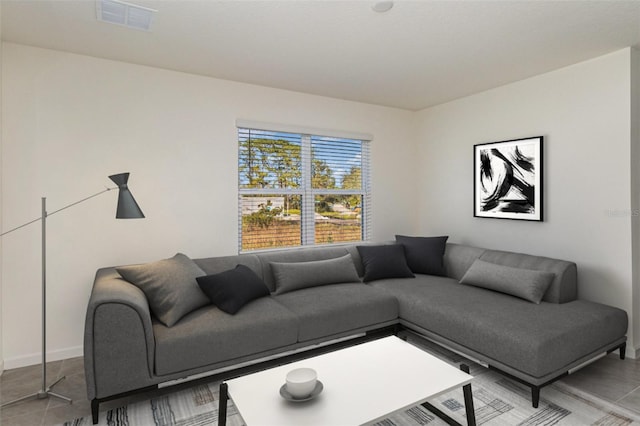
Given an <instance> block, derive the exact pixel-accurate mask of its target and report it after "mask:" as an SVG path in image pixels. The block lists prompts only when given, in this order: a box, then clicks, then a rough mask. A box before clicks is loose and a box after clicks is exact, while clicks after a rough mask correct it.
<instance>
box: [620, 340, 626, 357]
mask: <svg viewBox="0 0 640 426" xmlns="http://www.w3.org/2000/svg"><path fill="white" fill-rule="evenodd" d="M626 353H627V342H624V343H623V344H621V345H620V359H624V357H625V355H626Z"/></svg>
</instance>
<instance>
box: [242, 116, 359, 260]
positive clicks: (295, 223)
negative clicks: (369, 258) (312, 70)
mask: <svg viewBox="0 0 640 426" xmlns="http://www.w3.org/2000/svg"><path fill="white" fill-rule="evenodd" d="M238 146H239V156H238V158H239V162H238V174H239V176H238V181H239V197H238V198H239V203H238V205H239V221H238V222H239V246H240V251H248V250H258V249H268V248H279V247H295V246H300V245H312V244H330V243H338V242H351V241H362V240H367V239H368V238H369V229H370V223H371V217H370V213H369V212H370V192H371V191H370V171H369V168H370V166H369V141H367V140H358V139H349V138H343V137H328V136H320V135H312V134H305V133H289V132H277V131H273V130H260V129H251V128H244V127H239V128H238Z"/></svg>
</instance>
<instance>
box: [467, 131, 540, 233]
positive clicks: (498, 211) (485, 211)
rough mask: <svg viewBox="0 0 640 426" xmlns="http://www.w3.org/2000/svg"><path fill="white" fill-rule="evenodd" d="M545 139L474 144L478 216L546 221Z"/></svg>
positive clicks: (475, 194)
mask: <svg viewBox="0 0 640 426" xmlns="http://www.w3.org/2000/svg"><path fill="white" fill-rule="evenodd" d="M542 140H543V137H542V136H537V137H532V138H527V139H516V140H510V141H501V142H491V143H484V144H478V145H474V147H473V149H474V153H473V158H474V178H473V179H474V180H473V184H474V207H473V208H474V210H473V215H474V216H476V217H490V218H497V219H522V220H533V221H542V220H543V215H542Z"/></svg>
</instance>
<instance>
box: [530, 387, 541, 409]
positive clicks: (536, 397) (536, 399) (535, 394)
mask: <svg viewBox="0 0 640 426" xmlns="http://www.w3.org/2000/svg"><path fill="white" fill-rule="evenodd" d="M531 404H533V408H538V404H540V388H539V387H537V386H531Z"/></svg>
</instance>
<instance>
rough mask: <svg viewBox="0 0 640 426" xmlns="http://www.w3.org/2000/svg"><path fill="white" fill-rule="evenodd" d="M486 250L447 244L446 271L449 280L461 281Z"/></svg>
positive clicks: (444, 259) (445, 252)
mask: <svg viewBox="0 0 640 426" xmlns="http://www.w3.org/2000/svg"><path fill="white" fill-rule="evenodd" d="M484 252H485V249H482V248H478V247H471V246H466V245H464V244H454V243H447V247H446V248H445V251H444V257H443V261H444V269H445V272H446V274H447V276H448V277H449V278H454V279H455V280H456V281H460V280H461V279H462V277H463V276H464V274H466V273H467V270H468V269H469V268H470V267H471V265H472V264H473V262H475V260H476V259H477V258H479V257H480V256H481V255H482V253H484Z"/></svg>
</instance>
